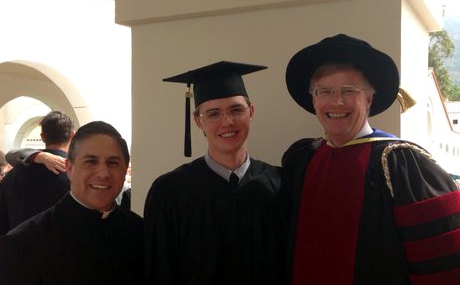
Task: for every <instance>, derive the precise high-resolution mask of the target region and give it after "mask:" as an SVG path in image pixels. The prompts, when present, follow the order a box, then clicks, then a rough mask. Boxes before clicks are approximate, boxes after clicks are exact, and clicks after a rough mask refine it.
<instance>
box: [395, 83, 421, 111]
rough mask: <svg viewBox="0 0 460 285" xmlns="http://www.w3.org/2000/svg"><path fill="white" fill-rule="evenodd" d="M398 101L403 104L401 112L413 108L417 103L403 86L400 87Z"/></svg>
mask: <svg viewBox="0 0 460 285" xmlns="http://www.w3.org/2000/svg"><path fill="white" fill-rule="evenodd" d="M398 101H399V104H400V105H401V113H404V112H406V111H407V110H408V109H409V108H411V107H412V106H414V105H415V104H416V103H417V102H415V100H414V99H413V98H412V97H411V96H410V95H409V93H407V91H406V90H404V89H402V88H401V87H399V92H398Z"/></svg>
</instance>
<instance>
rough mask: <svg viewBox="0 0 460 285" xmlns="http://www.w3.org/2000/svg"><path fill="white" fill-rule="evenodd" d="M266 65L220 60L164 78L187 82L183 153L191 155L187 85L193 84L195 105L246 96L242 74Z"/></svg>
mask: <svg viewBox="0 0 460 285" xmlns="http://www.w3.org/2000/svg"><path fill="white" fill-rule="evenodd" d="M266 68H267V67H266V66H262V65H254V64H246V63H238V62H229V61H220V62H217V63H213V64H210V65H207V66H204V67H200V68H197V69H194V70H190V71H187V72H185V73H182V74H179V75H176V76H172V77H168V78H164V79H163V81H166V82H178V83H186V84H187V92H186V96H185V99H186V101H185V102H186V103H185V114H186V115H185V147H184V155H185V156H188V157H190V156H191V138H190V97H192V96H191V93H190V86H191V84H193V97H194V101H195V108H196V107H198V106H199V105H200V104H201V103H203V102H206V101H209V100H213V99H221V98H227V97H233V96H237V95H241V96H245V97H248V94H247V92H246V88H245V86H244V82H243V79H242V78H241V76H242V75H245V74H248V73H252V72H256V71H259V70H262V69H266Z"/></svg>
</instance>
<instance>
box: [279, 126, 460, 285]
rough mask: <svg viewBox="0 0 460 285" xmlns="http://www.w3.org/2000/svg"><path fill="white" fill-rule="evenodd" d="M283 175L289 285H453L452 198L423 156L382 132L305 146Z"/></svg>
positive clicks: (456, 277)
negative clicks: (287, 193)
mask: <svg viewBox="0 0 460 285" xmlns="http://www.w3.org/2000/svg"><path fill="white" fill-rule="evenodd" d="M382 158H383V159H382ZM283 169H284V170H285V171H286V173H287V177H288V182H289V183H288V184H289V185H291V187H292V189H293V195H294V203H293V211H292V212H293V215H292V217H293V218H292V220H291V232H290V241H289V248H288V251H289V254H288V256H289V258H288V263H289V267H290V268H291V271H290V273H291V280H292V283H291V284H294V285H297V284H315V285H326V284H327V285H329V284H331V285H332V284H340V285H358V284H359V285H364V284H366V285H384V284H385V285H402V284H411V285H425V284H426V285H428V284H432V285H435V284H436V285H448V284H449V285H453V284H460V242H458V240H460V239H459V233H460V195H459V191H458V190H457V189H456V186H455V184H454V182H453V181H452V179H451V177H450V176H449V175H448V174H447V173H446V172H445V171H444V170H443V169H442V168H441V167H440V166H439V165H437V164H436V163H435V162H434V161H433V160H432V159H431V158H430V156H429V154H427V153H425V151H424V150H423V149H421V148H419V147H418V146H416V145H414V144H412V143H408V142H404V141H400V140H398V139H397V138H390V136H388V135H387V134H385V133H382V132H380V131H375V132H374V133H373V134H372V135H371V136H369V137H367V138H362V139H357V140H355V141H352V142H350V143H349V144H347V145H346V146H344V147H341V148H334V147H332V146H330V145H328V144H327V143H326V141H324V140H312V139H304V140H300V141H298V142H296V143H294V144H293V145H292V146H291V147H290V148H289V149H288V151H287V152H286V153H285V154H284V156H283Z"/></svg>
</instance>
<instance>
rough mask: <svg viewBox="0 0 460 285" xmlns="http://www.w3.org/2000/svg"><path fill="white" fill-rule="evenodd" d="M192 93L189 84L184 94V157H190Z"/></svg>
mask: <svg viewBox="0 0 460 285" xmlns="http://www.w3.org/2000/svg"><path fill="white" fill-rule="evenodd" d="M191 97H192V92H191V91H190V83H189V84H187V92H186V93H185V140H184V155H185V156H186V157H191V156H192V138H191V135H190V98H191Z"/></svg>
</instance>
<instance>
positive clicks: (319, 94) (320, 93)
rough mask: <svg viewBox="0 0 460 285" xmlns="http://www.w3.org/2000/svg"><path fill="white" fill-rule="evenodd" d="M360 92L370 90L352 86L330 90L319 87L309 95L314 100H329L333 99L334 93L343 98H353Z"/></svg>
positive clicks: (329, 88)
mask: <svg viewBox="0 0 460 285" xmlns="http://www.w3.org/2000/svg"><path fill="white" fill-rule="evenodd" d="M362 90H370V88H360V87H357V86H354V85H343V86H342V87H340V88H337V89H336V88H332V87H319V88H315V89H312V90H311V92H310V93H311V94H312V95H314V96H315V97H316V98H320V99H325V100H330V99H332V98H333V97H334V93H336V92H337V93H338V94H339V95H340V96H342V97H343V98H349V97H353V96H355V95H357V94H359V92H361V91H362Z"/></svg>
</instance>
